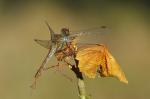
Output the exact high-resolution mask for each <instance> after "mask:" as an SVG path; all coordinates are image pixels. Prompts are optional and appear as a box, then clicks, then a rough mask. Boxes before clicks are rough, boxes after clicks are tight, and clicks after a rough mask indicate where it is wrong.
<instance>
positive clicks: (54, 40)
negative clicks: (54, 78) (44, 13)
mask: <svg viewBox="0 0 150 99" xmlns="http://www.w3.org/2000/svg"><path fill="white" fill-rule="evenodd" d="M45 23H46V25H47V27H48V29H49V33H50V39H49V40H39V39H35V42H37V43H38V44H39V45H41V46H43V47H45V48H47V49H49V52H48V54H47V56H46V57H45V59H44V61H43V62H42V64H41V66H40V67H39V69H38V70H37V72H36V74H35V78H37V77H39V76H40V75H41V72H42V70H43V69H44V67H45V65H46V63H47V62H48V61H49V60H50V59H51V57H52V56H53V55H54V54H55V53H57V52H59V51H61V50H63V49H65V48H67V47H69V44H70V43H72V42H73V41H74V40H75V39H76V38H78V37H80V36H82V35H84V34H92V33H96V32H99V33H101V32H103V31H104V30H105V29H106V28H107V27H106V26H101V27H96V28H91V29H86V30H82V31H74V32H70V31H69V29H67V28H62V29H61V33H60V34H57V33H55V32H54V31H53V29H52V28H51V27H50V25H49V24H48V22H45Z"/></svg>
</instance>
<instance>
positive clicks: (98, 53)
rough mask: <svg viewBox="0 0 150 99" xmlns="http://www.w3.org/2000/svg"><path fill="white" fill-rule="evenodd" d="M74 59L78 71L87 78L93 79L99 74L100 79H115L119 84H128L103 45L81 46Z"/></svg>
mask: <svg viewBox="0 0 150 99" xmlns="http://www.w3.org/2000/svg"><path fill="white" fill-rule="evenodd" d="M76 59H77V60H78V61H79V64H78V67H79V69H80V71H81V72H82V73H84V74H85V75H86V76H87V77H89V78H95V77H96V74H97V73H99V74H100V76H101V77H116V78H117V79H119V80H120V81H121V82H124V83H128V81H127V79H126V77H125V74H124V72H123V71H122V70H121V68H120V66H119V64H118V63H117V61H116V60H115V58H114V57H113V56H112V55H111V54H110V52H109V51H108V49H107V48H106V47H105V46H104V45H99V44H91V45H84V46H81V47H79V48H78V50H77V53H76Z"/></svg>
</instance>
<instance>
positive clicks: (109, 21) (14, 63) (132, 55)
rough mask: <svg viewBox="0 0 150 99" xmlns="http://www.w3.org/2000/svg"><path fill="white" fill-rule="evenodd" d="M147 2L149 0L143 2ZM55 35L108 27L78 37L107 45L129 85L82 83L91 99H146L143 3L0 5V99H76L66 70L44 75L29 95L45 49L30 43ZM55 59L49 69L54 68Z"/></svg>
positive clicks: (65, 0) (147, 19) (147, 31)
mask: <svg viewBox="0 0 150 99" xmlns="http://www.w3.org/2000/svg"><path fill="white" fill-rule="evenodd" d="M147 1H148V0H147ZM45 20H47V21H48V22H49V23H50V25H51V27H52V28H53V29H54V31H56V32H59V31H60V29H61V28H63V27H68V28H70V30H82V29H87V28H91V27H97V26H101V25H106V26H107V27H108V28H109V30H110V31H109V32H108V33H102V34H98V35H94V34H93V35H92V36H84V37H81V41H83V42H88V43H102V44H106V45H107V46H108V48H109V50H110V51H111V53H112V54H113V55H114V57H115V58H116V59H117V60H118V62H119V63H120V65H121V67H122V69H123V71H124V72H125V74H126V77H127V79H128V81H129V84H128V85H125V84H123V83H121V82H119V81H118V80H116V79H114V78H97V79H94V80H93V79H88V78H86V79H85V83H86V88H87V92H88V93H89V94H90V95H91V96H92V99H150V72H149V70H150V62H149V61H150V58H149V56H150V2H145V1H144V0H143V1H142V0H141V1H138V0H124V1H123V0H120V1H119V0H0V78H1V79H0V98H1V99H78V92H77V86H76V78H75V76H74V74H73V73H72V72H71V71H70V70H69V69H68V68H67V67H63V68H62V69H61V70H62V72H64V73H65V74H66V75H68V76H70V77H71V78H73V82H70V81H69V80H68V79H66V78H65V77H63V76H62V75H61V74H60V73H59V72H55V70H53V69H52V70H49V71H48V72H45V73H44V74H43V76H42V77H41V78H40V80H39V81H38V83H37V88H36V89H35V90H32V89H31V88H30V87H29V86H30V85H31V84H32V80H33V75H34V73H35V72H36V69H37V68H38V67H39V65H40V64H41V62H42V60H43V58H44V57H45V56H46V54H47V52H48V50H47V49H45V48H42V47H41V46H39V45H38V44H36V43H35V42H34V41H33V39H34V38H39V39H49V32H48V29H47V26H46V25H45V23H44V21H45ZM54 61H56V60H55V58H53V59H52V60H51V61H50V62H49V64H48V65H51V64H56V62H54Z"/></svg>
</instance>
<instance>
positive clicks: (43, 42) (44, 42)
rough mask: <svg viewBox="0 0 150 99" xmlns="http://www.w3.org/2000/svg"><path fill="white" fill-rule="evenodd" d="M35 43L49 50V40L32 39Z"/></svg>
mask: <svg viewBox="0 0 150 99" xmlns="http://www.w3.org/2000/svg"><path fill="white" fill-rule="evenodd" d="M34 41H35V42H37V43H38V44H39V45H41V46H43V47H45V48H47V49H50V48H51V41H50V40H39V39H34Z"/></svg>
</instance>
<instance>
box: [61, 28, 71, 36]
mask: <svg viewBox="0 0 150 99" xmlns="http://www.w3.org/2000/svg"><path fill="white" fill-rule="evenodd" d="M61 33H62V34H63V35H65V36H68V35H69V29H67V28H62V29H61Z"/></svg>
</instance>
